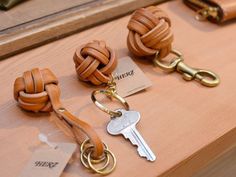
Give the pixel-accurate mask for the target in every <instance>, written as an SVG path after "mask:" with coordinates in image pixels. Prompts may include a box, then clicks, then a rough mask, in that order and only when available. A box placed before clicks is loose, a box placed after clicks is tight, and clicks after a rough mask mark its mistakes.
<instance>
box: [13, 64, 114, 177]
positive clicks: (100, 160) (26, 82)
mask: <svg viewBox="0 0 236 177" xmlns="http://www.w3.org/2000/svg"><path fill="white" fill-rule="evenodd" d="M14 98H15V100H16V101H17V102H18V104H19V106H20V107H21V108H22V109H24V110H27V111H33V112H52V111H54V112H55V113H56V115H57V117H58V119H59V121H60V122H61V123H62V124H63V125H64V127H65V128H66V129H67V131H69V132H70V133H71V135H73V136H74V138H75V139H76V141H77V142H78V143H79V144H81V145H80V151H81V157H80V159H81V162H82V164H83V165H84V166H85V167H86V168H88V169H91V170H92V171H94V172H96V173H100V174H108V173H110V172H112V171H113V170H114V168H115V165H116V159H115V157H114V155H113V153H112V152H111V151H110V150H109V149H108V148H107V146H106V145H105V144H104V143H103V142H102V141H101V139H100V137H99V136H98V135H97V133H96V132H95V131H94V129H93V128H92V127H91V126H90V125H89V124H87V123H86V122H84V121H83V120H81V119H79V118H77V117H75V116H74V115H72V114H71V113H70V112H69V111H67V110H66V109H65V108H64V107H63V106H62V104H61V102H60V89H59V86H58V80H57V78H56V76H55V75H54V74H53V73H52V72H51V71H50V70H49V69H42V70H39V69H38V68H35V69H32V70H31V71H26V72H24V73H23V76H22V77H18V78H17V79H16V80H15V83H14ZM111 159H112V160H111ZM96 164H99V165H100V167H99V168H98V167H96V166H95V165H96Z"/></svg>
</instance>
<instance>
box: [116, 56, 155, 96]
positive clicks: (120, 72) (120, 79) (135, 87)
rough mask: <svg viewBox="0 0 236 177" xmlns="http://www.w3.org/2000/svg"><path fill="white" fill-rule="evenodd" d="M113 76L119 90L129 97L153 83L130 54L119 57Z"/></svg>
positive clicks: (121, 93) (120, 93) (122, 94)
mask: <svg viewBox="0 0 236 177" xmlns="http://www.w3.org/2000/svg"><path fill="white" fill-rule="evenodd" d="M113 76H114V79H115V82H116V84H117V92H118V94H119V95H121V96H122V97H127V96H129V95H132V94H134V93H136V92H139V91H141V90H143V89H146V88H148V87H150V86H151V85H152V83H151V81H150V80H149V79H148V78H147V77H146V76H145V74H144V73H143V71H142V70H141V69H140V68H139V67H138V66H137V65H136V64H135V63H134V61H133V60H132V59H131V58H130V57H128V56H127V57H124V58H121V59H119V62H118V66H117V67H116V70H115V71H114V72H113Z"/></svg>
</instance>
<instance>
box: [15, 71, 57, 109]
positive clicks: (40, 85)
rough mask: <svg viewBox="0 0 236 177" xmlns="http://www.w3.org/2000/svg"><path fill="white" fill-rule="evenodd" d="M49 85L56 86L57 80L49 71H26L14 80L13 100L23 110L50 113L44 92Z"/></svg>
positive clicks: (46, 95)
mask: <svg viewBox="0 0 236 177" xmlns="http://www.w3.org/2000/svg"><path fill="white" fill-rule="evenodd" d="M50 84H55V85H57V84H58V80H57V78H56V76H55V75H54V74H53V73H52V72H51V71H50V70H49V69H43V70H39V69H38V68H35V69H32V70H31V71H26V72H24V73H23V76H22V77H18V78H17V79H16V80H15V83H14V98H15V100H16V101H18V102H19V105H20V107H22V108H23V109H25V110H28V111H34V112H38V111H42V112H50V111H52V104H51V102H50V99H49V97H48V93H47V91H46V85H50ZM58 89H59V88H58Z"/></svg>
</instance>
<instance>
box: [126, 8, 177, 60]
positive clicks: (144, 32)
mask: <svg viewBox="0 0 236 177" xmlns="http://www.w3.org/2000/svg"><path fill="white" fill-rule="evenodd" d="M170 26H171V22H170V19H169V17H168V16H167V14H166V13H165V12H163V11H162V10H161V9H159V8H157V7H156V6H150V7H147V8H141V9H138V10H136V11H135V12H134V13H133V15H132V16H131V19H130V21H129V23H128V29H129V34H128V38H127V45H128V48H129V50H130V51H131V52H132V53H133V54H134V55H137V56H152V55H155V54H156V52H157V51H159V57H160V58H164V57H165V56H167V55H168V54H169V53H170V51H171V43H172V42H173V34H172V31H171V29H170Z"/></svg>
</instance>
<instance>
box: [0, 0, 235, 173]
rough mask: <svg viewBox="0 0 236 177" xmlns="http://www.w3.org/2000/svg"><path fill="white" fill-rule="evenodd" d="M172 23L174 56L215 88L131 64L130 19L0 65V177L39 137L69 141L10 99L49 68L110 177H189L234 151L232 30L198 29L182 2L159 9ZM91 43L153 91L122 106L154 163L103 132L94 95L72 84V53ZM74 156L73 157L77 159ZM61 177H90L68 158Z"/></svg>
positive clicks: (19, 163)
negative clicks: (112, 160)
mask: <svg viewBox="0 0 236 177" xmlns="http://www.w3.org/2000/svg"><path fill="white" fill-rule="evenodd" d="M160 8H162V9H163V10H165V11H166V12H167V13H168V14H169V16H170V18H171V20H172V29H173V32H174V36H175V40H174V45H173V46H174V48H176V49H178V50H180V51H181V52H182V53H183V54H184V58H185V61H186V63H188V64H189V65H190V66H195V67H199V68H205V69H211V70H212V71H214V72H216V73H217V74H218V75H219V76H220V78H221V84H220V85H219V86H217V87H215V88H207V87H204V86H202V85H200V84H199V83H197V82H195V81H191V82H187V81H185V80H183V79H182V78H181V75H180V74H179V73H172V74H166V73H164V72H162V71H161V70H160V69H159V68H154V67H153V65H152V63H151V62H148V61H144V60H142V59H137V58H135V57H133V56H132V55H131V54H130V53H129V51H128V49H127V46H126V37H127V34H128V30H127V28H126V26H127V23H128V20H129V18H130V16H126V17H123V18H120V19H117V20H114V21H111V22H109V23H106V24H103V25H100V26H97V27H94V28H91V29H89V30H86V31H83V32H81V33H78V34H75V35H72V36H69V37H67V38H64V39H62V40H58V41H55V42H52V43H50V44H47V45H44V46H41V47H39V48H37V49H33V50H31V51H27V52H24V53H21V54H19V55H16V56H14V57H11V58H9V59H7V60H2V61H0V81H1V92H0V115H1V119H0V143H1V146H0V157H1V160H0V171H1V176H4V177H5V176H18V175H19V173H20V172H21V171H22V169H23V168H24V166H25V165H26V164H27V162H28V160H29V159H30V157H31V155H32V153H33V152H34V151H35V150H36V149H37V148H38V147H39V146H40V145H41V143H40V141H39V140H38V134H39V133H45V134H51V135H52V136H50V137H49V140H50V141H55V142H66V141H72V140H71V139H69V138H68V137H67V136H65V135H64V134H63V133H60V132H58V130H59V129H58V127H57V126H56V125H55V124H54V123H53V122H50V121H49V120H50V118H52V117H55V115H54V113H51V114H35V113H29V112H25V111H23V110H21V109H20V108H19V107H18V106H17V103H16V101H15V100H14V99H13V83H14V80H15V78H16V77H19V76H21V75H22V73H23V72H24V71H26V70H30V69H32V68H34V67H39V68H45V67H47V68H50V69H51V70H52V71H53V72H54V73H55V75H57V77H58V79H59V83H60V84H59V86H60V88H61V99H62V102H63V103H64V106H65V107H67V108H68V110H70V111H71V112H73V113H74V114H75V115H76V116H79V117H80V118H82V119H83V120H85V121H87V122H88V123H90V124H91V125H92V126H93V127H94V128H95V129H96V131H97V133H98V134H99V135H100V136H101V137H102V139H103V141H104V142H105V143H107V145H108V146H109V148H110V149H111V150H112V152H113V153H114V154H115V155H116V157H117V167H116V169H115V171H114V172H113V173H112V174H110V175H109V176H110V177H121V176H129V177H143V176H145V177H190V176H192V175H193V174H195V173H196V172H197V171H198V170H199V169H201V168H202V167H203V166H205V165H207V164H208V163H209V162H210V161H212V160H213V159H214V158H215V157H217V156H219V155H220V154H222V153H223V152H225V151H228V150H229V149H231V148H232V147H233V146H235V143H236V118H235V115H236V104H235V102H236V92H235V90H236V82H235V74H234V73H235V68H236V62H235V58H236V54H235V51H236V45H233V43H232V41H236V36H235V35H234V34H235V31H236V23H228V24H226V25H223V26H222V25H221V26H218V25H216V24H211V23H209V22H205V23H203V22H198V21H196V20H195V19H194V12H192V11H191V10H190V9H188V8H187V7H186V6H185V5H183V4H182V2H181V1H173V2H168V3H164V4H162V5H160ZM93 39H100V40H105V41H106V42H107V44H108V45H109V46H111V47H112V48H114V49H115V50H116V51H117V55H118V57H119V58H121V57H124V56H127V55H129V56H131V57H132V58H133V59H134V61H135V62H136V63H137V64H138V66H139V67H140V68H141V69H142V70H143V72H144V73H145V74H146V76H147V77H148V78H149V79H150V80H151V81H152V87H150V88H149V89H147V90H145V91H142V92H140V93H137V94H135V95H132V96H130V97H128V98H127V101H128V102H129V104H130V107H131V109H133V110H137V111H139V112H140V113H141V122H140V123H139V124H138V126H137V128H138V130H139V131H140V133H141V134H142V136H143V137H144V138H145V140H146V141H147V143H148V144H149V146H150V147H151V148H152V150H153V151H154V153H155V154H156V155H157V160H156V161H155V162H154V163H150V162H147V161H146V160H145V159H143V158H140V157H139V156H138V154H137V151H136V149H135V147H134V146H132V145H131V144H130V142H129V141H126V140H125V139H124V138H123V137H113V136H110V135H109V134H108V133H107V132H106V125H107V122H108V121H109V116H108V115H107V114H105V113H103V112H101V111H100V110H98V109H97V108H96V107H95V105H94V104H93V103H92V101H91V99H90V94H91V92H92V91H93V90H94V89H98V88H97V87H91V86H89V85H87V84H85V83H82V82H80V81H78V79H77V76H76V73H75V70H74V63H73V60H72V57H73V53H74V52H75V49H76V48H77V46H78V45H80V44H84V43H86V42H88V41H91V40H93ZM77 155H78V154H77ZM62 176H63V177H75V176H76V177H77V176H78V177H89V176H90V177H91V176H97V175H93V174H92V173H90V172H89V171H88V170H86V169H85V168H84V167H83V166H82V165H81V163H80V162H79V159H78V157H77V156H76V155H75V156H74V157H73V158H72V161H71V162H70V163H69V164H68V166H67V167H66V169H65V170H64V173H63V174H62Z"/></svg>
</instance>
